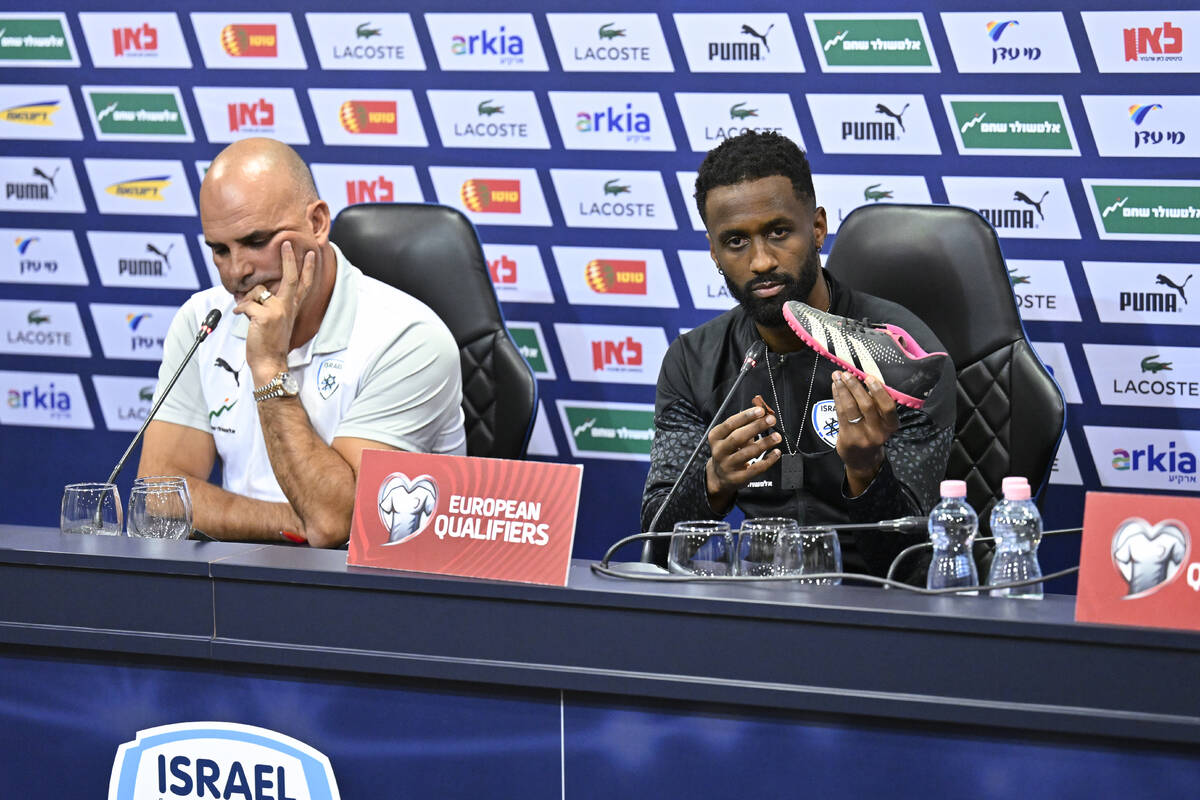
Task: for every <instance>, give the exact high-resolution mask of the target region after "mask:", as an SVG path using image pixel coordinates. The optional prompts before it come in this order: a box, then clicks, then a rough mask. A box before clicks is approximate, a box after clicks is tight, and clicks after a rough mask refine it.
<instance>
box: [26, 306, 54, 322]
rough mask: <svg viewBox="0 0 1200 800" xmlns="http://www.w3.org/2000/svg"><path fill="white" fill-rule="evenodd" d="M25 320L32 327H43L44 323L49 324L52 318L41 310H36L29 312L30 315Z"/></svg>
mask: <svg viewBox="0 0 1200 800" xmlns="http://www.w3.org/2000/svg"><path fill="white" fill-rule="evenodd" d="M25 320H26V321H27V322H28V323H29V324H30V325H41V324H42V323H45V322H49V321H50V317H48V316H46V315H45V314H43V313H42V310H41V309H40V308H35V309H33V310H32V311H30V312H29V315H28V316H26V317H25Z"/></svg>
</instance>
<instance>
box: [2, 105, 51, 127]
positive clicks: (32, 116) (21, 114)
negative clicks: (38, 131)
mask: <svg viewBox="0 0 1200 800" xmlns="http://www.w3.org/2000/svg"><path fill="white" fill-rule="evenodd" d="M59 104H60V101H58V100H43V101H42V102H40V103H26V104H25V105H20V106H12V107H11V108H6V109H4V110H3V111H0V120H3V121H5V122H13V123H16V124H17V125H36V126H38V127H39V128H49V127H51V126H53V125H54V120H52V119H51V118H50V117H51V115H53V114H54V112H56V111H58V110H59Z"/></svg>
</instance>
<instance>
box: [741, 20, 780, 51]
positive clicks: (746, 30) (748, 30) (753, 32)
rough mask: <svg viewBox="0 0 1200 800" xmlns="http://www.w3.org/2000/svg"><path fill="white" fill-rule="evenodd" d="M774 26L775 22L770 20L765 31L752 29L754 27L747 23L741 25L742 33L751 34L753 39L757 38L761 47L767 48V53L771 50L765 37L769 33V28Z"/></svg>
mask: <svg viewBox="0 0 1200 800" xmlns="http://www.w3.org/2000/svg"><path fill="white" fill-rule="evenodd" d="M774 27H775V23H773V22H772V23H771V25H770V27H768V28H767V32H766V33H759V32H758V31H756V30H754V28H751V27H750V26H749V25H743V26H742V33H744V34H746V35H748V36H753V37H754V38H755V39H758V40H759V41H760V42H762V43H763V47H765V48H766V49H767V52H768V53H769V52H771V46H770V45H769V44H767V37H768V36H770V35H771V29H772V28H774Z"/></svg>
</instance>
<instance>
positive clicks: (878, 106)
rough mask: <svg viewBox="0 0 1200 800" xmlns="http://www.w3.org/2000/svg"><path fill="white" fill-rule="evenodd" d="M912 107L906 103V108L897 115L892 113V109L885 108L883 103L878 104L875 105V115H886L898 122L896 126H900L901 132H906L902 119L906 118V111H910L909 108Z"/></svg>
mask: <svg viewBox="0 0 1200 800" xmlns="http://www.w3.org/2000/svg"><path fill="white" fill-rule="evenodd" d="M910 105H911V103H905V104H904V108H902V109H900V113H899V114H897V113H896V112H895V111H892V110H891V109H890V108H888V107H887V106H885V105H884V104H883V103H876V104H875V113H876V114H886V115H887V116H889V117H891V118H892V119H894V120H896V124H897V125H899V126H900V130H902V131H903V130H904V120H903V119H901V117H903V116H904V112H905V111H908V107H909V106H910Z"/></svg>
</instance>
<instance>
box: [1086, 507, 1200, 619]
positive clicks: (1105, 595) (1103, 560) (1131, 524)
mask: <svg viewBox="0 0 1200 800" xmlns="http://www.w3.org/2000/svg"><path fill="white" fill-rule="evenodd" d="M1197 535H1200V498H1195V497H1168V496H1164V495H1149V494H1115V493H1108V492H1088V493H1087V501H1086V505H1085V507H1084V513H1083V545H1082V548H1081V551H1080V558H1079V593H1078V597H1077V598H1076V601H1075V619H1076V621H1078V622H1106V623H1110V624H1115V625H1143V626H1148V627H1154V628H1187V629H1190V630H1200V560H1193V548H1192V538H1193V537H1194V536H1197Z"/></svg>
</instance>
